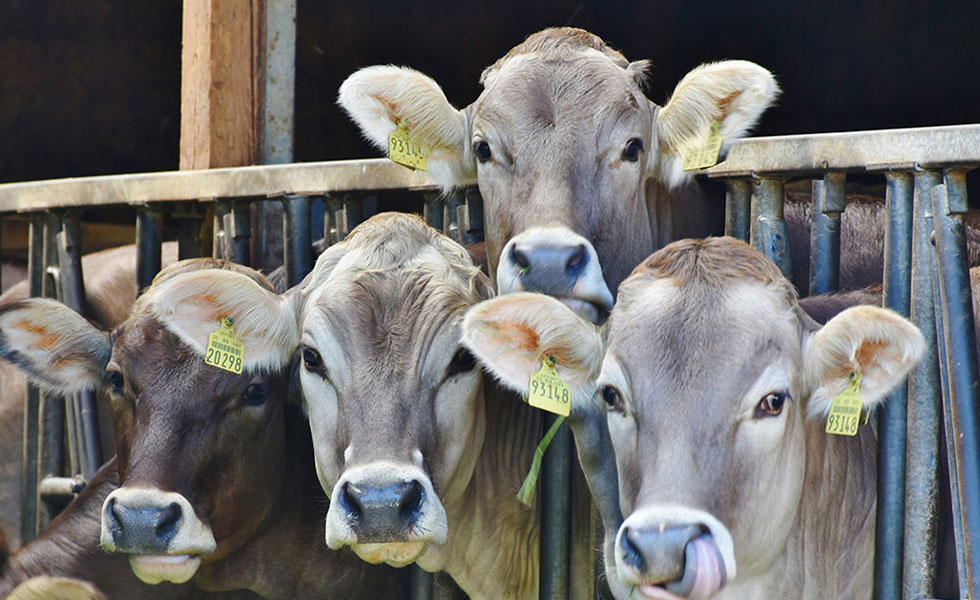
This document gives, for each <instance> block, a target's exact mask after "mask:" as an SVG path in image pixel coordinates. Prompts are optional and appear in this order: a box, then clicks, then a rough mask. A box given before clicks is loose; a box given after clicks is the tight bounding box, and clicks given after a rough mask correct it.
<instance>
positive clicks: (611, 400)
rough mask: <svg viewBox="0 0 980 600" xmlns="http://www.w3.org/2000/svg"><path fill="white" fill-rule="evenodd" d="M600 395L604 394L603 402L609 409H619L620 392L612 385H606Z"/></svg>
mask: <svg viewBox="0 0 980 600" xmlns="http://www.w3.org/2000/svg"><path fill="white" fill-rule="evenodd" d="M599 393H600V394H602V401H603V402H605V403H606V406H607V407H609V409H611V410H614V409H616V408H618V407H619V390H617V389H616V388H614V387H613V386H611V385H605V386H603V387H602V389H601V390H599Z"/></svg>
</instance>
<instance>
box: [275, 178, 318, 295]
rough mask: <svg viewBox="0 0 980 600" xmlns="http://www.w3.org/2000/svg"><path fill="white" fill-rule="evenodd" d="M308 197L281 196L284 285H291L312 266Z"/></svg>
mask: <svg viewBox="0 0 980 600" xmlns="http://www.w3.org/2000/svg"><path fill="white" fill-rule="evenodd" d="M311 235H312V234H311V233H310V197H309V196H285V197H284V198H283V221H282V239H283V249H284V256H283V258H284V265H285V267H286V286H287V287H293V286H294V285H296V284H297V283H299V282H300V281H302V280H303V278H304V277H306V274H307V273H309V272H310V269H312V268H313V247H312V245H313V240H311V239H310V237H311Z"/></svg>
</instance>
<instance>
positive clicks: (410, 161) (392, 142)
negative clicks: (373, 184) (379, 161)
mask: <svg viewBox="0 0 980 600" xmlns="http://www.w3.org/2000/svg"><path fill="white" fill-rule="evenodd" d="M388 158H389V159H390V160H391V161H392V162H396V163H398V164H400V165H404V166H406V167H408V168H410V169H421V170H423V171H424V170H425V167H426V166H427V164H428V156H427V155H426V152H425V148H423V147H422V144H420V143H418V142H416V141H414V140H412V134H410V133H409V132H408V126H407V125H406V124H405V121H402V122H401V123H399V124H398V127H397V128H395V130H394V131H392V132H391V133H389V134H388Z"/></svg>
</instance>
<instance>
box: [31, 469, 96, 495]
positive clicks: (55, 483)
mask: <svg viewBox="0 0 980 600" xmlns="http://www.w3.org/2000/svg"><path fill="white" fill-rule="evenodd" d="M85 485H86V481H85V479H83V478H82V477H81V476H79V475H76V476H75V477H45V478H44V480H43V481H41V484H40V486H39V488H38V489H39V490H40V492H41V495H42V496H49V497H57V498H59V499H69V498H71V497H72V496H74V495H75V494H77V493H79V492H81V491H82V490H84V489H85Z"/></svg>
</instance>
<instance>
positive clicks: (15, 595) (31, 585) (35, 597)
mask: <svg viewBox="0 0 980 600" xmlns="http://www.w3.org/2000/svg"><path fill="white" fill-rule="evenodd" d="M7 600H106V596H105V594H103V593H102V592H101V591H99V590H98V589H97V588H96V587H95V586H94V585H92V584H91V583H89V582H87V581H82V580H81V579H72V578H70V577H53V576H50V575H40V576H38V577H32V578H30V579H28V580H27V581H25V582H24V583H21V584H20V585H18V586H17V587H15V588H14V589H13V591H11V592H10V595H9V596H7Z"/></svg>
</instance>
